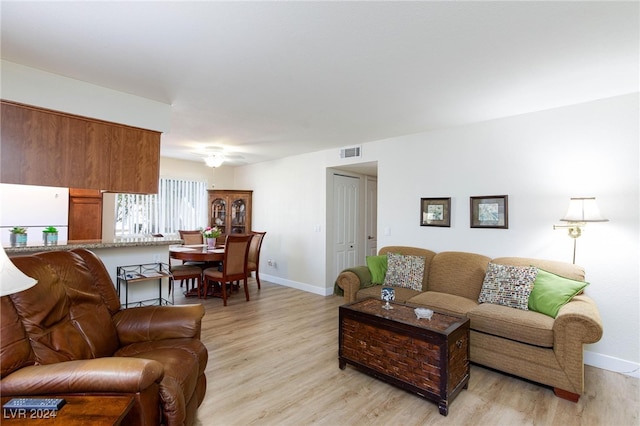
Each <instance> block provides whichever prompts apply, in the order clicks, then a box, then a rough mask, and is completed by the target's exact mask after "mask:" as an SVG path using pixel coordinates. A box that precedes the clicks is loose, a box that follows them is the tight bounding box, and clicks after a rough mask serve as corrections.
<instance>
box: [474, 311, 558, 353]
mask: <svg viewBox="0 0 640 426" xmlns="http://www.w3.org/2000/svg"><path fill="white" fill-rule="evenodd" d="M467 317H468V318H469V319H470V320H471V329H472V330H475V331H479V332H482V333H487V334H491V335H494V336H499V337H504V338H505V339H510V340H515V341H517V342H523V343H527V344H530V345H535V346H541V347H545V348H552V347H553V322H554V320H553V318H551V317H549V316H547V315H544V314H541V313H538V312H533V311H524V310H522V309H513V308H510V307H508V306H502V305H494V304H490V303H483V304H480V305H478V306H477V307H475V308H474V309H471V310H470V311H469V312H468V313H467Z"/></svg>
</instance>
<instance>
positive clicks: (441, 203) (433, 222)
mask: <svg viewBox="0 0 640 426" xmlns="http://www.w3.org/2000/svg"><path fill="white" fill-rule="evenodd" d="M420 226H446V227H450V226H451V198H421V199H420Z"/></svg>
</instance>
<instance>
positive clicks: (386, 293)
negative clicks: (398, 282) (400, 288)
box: [381, 287, 396, 310]
mask: <svg viewBox="0 0 640 426" xmlns="http://www.w3.org/2000/svg"><path fill="white" fill-rule="evenodd" d="M395 298H396V292H395V290H394V289H393V288H391V287H382V290H381V299H382V300H383V301H384V302H385V304H384V305H382V309H387V310H389V309H393V306H391V304H389V302H393V301H394V300H395Z"/></svg>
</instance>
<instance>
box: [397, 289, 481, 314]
mask: <svg viewBox="0 0 640 426" xmlns="http://www.w3.org/2000/svg"><path fill="white" fill-rule="evenodd" d="M408 302H409V303H413V304H416V305H421V306H425V307H427V308H429V309H433V310H435V311H439V312H444V313H447V314H453V315H460V316H466V315H467V312H469V311H470V310H471V309H474V308H475V307H476V306H478V302H476V301H475V300H471V299H467V298H466V297H461V296H456V295H454V294H447V293H440V292H437V291H425V292H424V293H420V294H418V295H417V296H414V297H412V298H411V299H409V301H408Z"/></svg>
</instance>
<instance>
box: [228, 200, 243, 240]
mask: <svg viewBox="0 0 640 426" xmlns="http://www.w3.org/2000/svg"><path fill="white" fill-rule="evenodd" d="M246 215H247V206H246V204H245V201H244V200H242V199H237V200H234V201H233V203H231V233H233V234H244V233H245V229H246V218H247V216H246Z"/></svg>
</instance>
